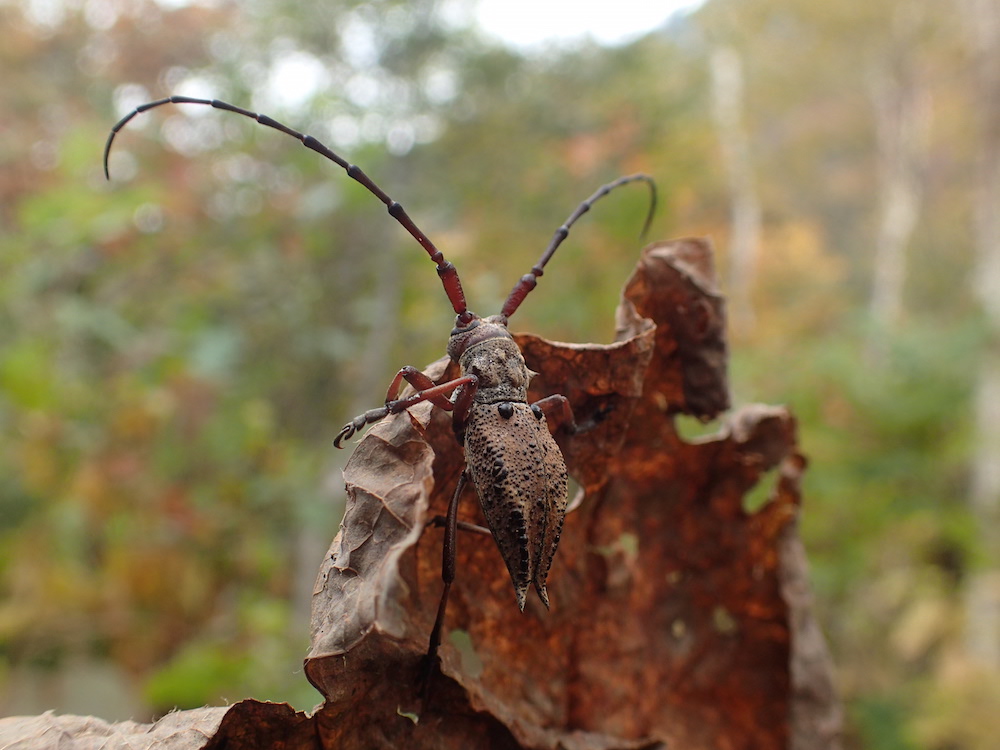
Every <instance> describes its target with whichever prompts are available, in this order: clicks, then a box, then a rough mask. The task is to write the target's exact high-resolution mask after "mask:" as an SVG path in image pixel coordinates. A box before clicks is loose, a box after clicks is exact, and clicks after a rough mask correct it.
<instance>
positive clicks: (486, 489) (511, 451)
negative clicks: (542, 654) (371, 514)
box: [104, 96, 656, 668]
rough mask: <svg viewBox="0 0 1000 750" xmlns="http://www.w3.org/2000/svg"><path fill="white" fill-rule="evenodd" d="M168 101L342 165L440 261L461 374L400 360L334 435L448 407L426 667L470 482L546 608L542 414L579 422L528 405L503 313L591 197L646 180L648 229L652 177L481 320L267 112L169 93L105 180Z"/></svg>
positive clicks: (555, 449) (549, 471) (436, 640)
mask: <svg viewBox="0 0 1000 750" xmlns="http://www.w3.org/2000/svg"><path fill="white" fill-rule="evenodd" d="M164 104H201V105H205V106H210V107H214V108H216V109H222V110H225V111H227V112H235V113H236V114H239V115H243V116H244V117H249V118H250V119H252V120H256V121H257V122H259V123H260V124H261V125H266V126H268V127H270V128H274V129H275V130H280V131H281V132H282V133H285V134H287V135H290V136H292V137H293V138H297V139H298V140H299V141H301V142H302V145H304V146H305V147H306V148H309V149H312V150H313V151H315V152H316V153H318V154H320V155H321V156H323V157H325V158H327V159H329V160H330V161H332V162H334V163H335V164H337V165H339V166H340V167H342V168H343V169H344V170H345V171H346V172H347V175H348V176H349V177H351V178H352V179H354V180H357V181H358V182H360V183H361V184H362V185H364V187H365V188H367V189H368V191H369V192H371V193H372V194H373V195H374V196H375V197H376V198H378V199H379V200H380V201H382V203H384V204H385V206H386V208H387V209H388V212H389V215H390V216H392V218H394V219H395V220H396V221H397V222H399V223H400V224H401V225H402V226H403V228H404V229H406V231H407V232H409V233H410V235H411V236H412V237H413V238H414V239H415V240H416V241H417V242H418V243H420V246H421V247H422V248H423V249H424V250H425V251H427V254H428V255H429V256H430V258H431V260H432V261H433V262H434V263H435V264H436V265H437V272H438V276H440V277H441V283H442V284H443V285H444V291H445V294H446V295H448V300H449V301H450V302H451V306H452V307H453V308H454V310H455V314H456V316H457V317H456V318H455V327H454V329H453V330H452V332H451V337H450V338H449V340H448V355H449V356H450V357H451V359H452V360H453V361H454V362H456V363H457V364H458V365H459V367H460V369H461V372H462V374H461V375H460V376H459V377H457V378H455V379H454V380H449V381H448V382H445V383H440V384H436V383H434V382H433V381H432V380H431V379H430V378H429V377H428V376H427V375H425V374H424V373H422V372H421V371H419V370H418V369H416V368H415V367H409V366H407V367H403V368H402V369H401V370H400V371H399V372H397V373H396V376H395V377H394V378H393V379H392V382H391V383H390V385H389V389H388V391H387V392H386V396H385V404H384V405H383V406H380V407H379V408H377V409H371V410H369V411H366V412H365V413H364V414H359V415H358V416H357V417H355V418H354V419H352V420H351V421H350V422H348V423H347V424H346V425H344V427H343V428H342V429H341V430H340V433H339V434H338V435H337V437H336V438H335V439H334V441H333V442H334V445H336V446H337V447H338V448H340V447H341V443H342V442H343V441H344V440H347V439H349V438H350V437H351V436H352V435H354V433H355V432H357V431H358V430H360V429H362V428H363V427H365V426H366V425H369V424H373V423H375V422H378V421H379V420H381V419H383V418H384V417H386V416H388V415H389V414H398V413H399V412H401V411H404V410H405V409H408V408H409V407H411V406H415V405H416V404H419V403H421V402H423V401H430V402H431V404H433V405H434V406H437V407H438V408H441V409H444V410H446V411H450V412H452V415H453V416H452V425H453V428H454V431H455V436H456V438H457V439H458V442H459V444H460V445H462V446H463V448H464V450H465V459H466V467H465V469H464V470H463V472H462V474H461V475H460V477H459V481H458V486H457V487H456V489H455V494H454V496H453V497H452V499H451V502H450V504H449V506H448V515H447V516H446V517H445V518H443V519H441V518H437V519H434V520H433V521H431V522H430V523H429V524H428V525H431V524H437V525H443V526H444V527H445V532H444V545H443V555H442V557H443V560H442V565H441V568H442V570H441V577H442V579H443V582H444V587H443V591H442V593H441V601H440V603H439V604H438V611H437V617H436V618H435V621H434V627H433V629H432V631H431V637H430V644H429V646H428V650H427V656H426V660H427V662H426V664H427V667H428V668H429V665H430V663H431V661H432V660H433V658H434V656H435V655H436V653H437V649H438V646H439V645H440V642H441V628H442V624H443V622H444V613H445V608H446V606H447V603H448V592H449V590H450V588H451V584H452V581H454V579H455V537H456V534H457V527H458V526H459V523H458V501H459V498H460V496H461V494H462V490H463V489H464V488H465V484H466V481H467V480H469V479H471V480H472V483H473V485H475V487H476V491H477V493H478V495H479V502H480V504H481V506H482V509H483V514H484V515H485V517H486V521H487V523H488V525H489V530H486V529H482V528H481V527H476V526H471V525H469V524H461V525H462V527H463V528H470V529H472V530H477V531H481V532H483V533H488V534H490V533H491V534H492V536H493V538H494V539H495V540H496V543H497V546H498V547H499V549H500V554H501V556H502V557H503V559H504V562H505V563H506V565H507V571H508V572H509V574H510V578H511V582H512V583H513V584H514V593H515V596H516V598H517V606H518V607H519V608H520V609H521V610H522V611H523V610H524V603H525V597H526V595H527V591H528V587H529V586H531V585H533V586H534V587H535V591H536V592H537V593H538V596H539V598H540V599H541V601H542V603H543V604H544V605H545V606H546V608H547V607H548V606H549V596H548V592H547V591H546V588H545V584H546V580H547V579H548V574H549V568H550V567H551V565H552V558H553V556H554V555H555V552H556V547H557V545H558V544H559V536H560V533H561V532H562V525H563V519H564V517H565V515H566V484H567V474H566V462H565V460H564V459H563V456H562V453H561V452H560V450H559V446H558V445H556V442H555V440H554V439H553V438H552V435H551V433H550V432H549V428H548V426H547V424H546V414H547V413H548V414H553V415H554V417H555V419H556V420H558V422H559V425H558V426H559V427H563V428H564V429H566V430H568V431H570V432H573V431H577V430H578V429H579V428H578V427H577V425H576V422H575V420H574V418H573V412H572V409H571V408H570V405H569V402H568V400H567V399H566V397H565V396H562V395H558V394H556V395H552V396H547V397H546V398H543V399H541V400H540V401H538V402H536V403H534V404H529V403H528V380H529V379H530V378H531V376H532V372H531V371H530V370H529V369H528V367H527V365H526V364H525V362H524V357H523V356H522V355H521V352H520V350H519V349H518V347H517V344H515V343H514V340H513V338H512V337H511V335H510V332H509V331H508V330H507V320H508V319H509V318H510V316H511V315H513V314H514V312H515V311H516V310H517V308H518V307H519V306H520V305H521V303H522V302H523V301H524V298H525V297H527V296H528V293H529V292H530V291H531V290H532V289H534V288H535V285H536V284H537V283H538V277H539V276H541V275H542V272H543V269H544V268H545V265H546V264H547V263H548V262H549V260H550V259H551V258H552V255H553V254H554V253H555V251H556V250H557V249H558V247H559V246H560V245H561V244H562V242H563V240H565V239H566V236H567V235H568V234H569V230H570V227H572V226H573V224H575V223H576V221H577V220H578V219H579V218H580V217H581V216H583V214H585V213H587V211H589V210H590V208H591V206H593V205H594V203H596V202H597V201H598V200H600V199H601V198H603V197H604V196H605V195H607V194H608V193H610V192H611V191H612V190H614V189H615V188H618V187H621V186H622V185H627V184H629V183H632V182H644V183H646V184H647V185H648V186H649V190H650V207H649V211H648V213H647V215H646V221H645V224H644V226H643V230H642V233H641V235H640V236H642V235H645V233H646V230H647V229H648V228H649V225H650V222H651V221H652V219H653V214H654V212H655V210H656V183H655V182H654V181H653V179H652V178H651V177H649V176H648V175H645V174H633V175H628V176H625V177H620V178H618V179H617V180H614V181H613V182H609V183H608V184H606V185H603V186H602V187H600V188H599V189H598V190H597V192H595V193H594V194H593V195H591V196H590V197H589V198H587V200H585V201H583V202H582V203H581V204H580V205H579V206H577V208H576V210H575V211H573V213H572V214H570V216H569V218H568V219H566V221H565V223H563V224H562V226H560V227H559V228H558V229H557V230H556V232H555V234H554V235H553V237H552V240H551V241H550V242H549V245H548V247H547V248H546V249H545V252H544V253H542V256H541V257H540V258H539V259H538V262H537V263H536V264H535V265H534V266H533V267H532V269H531V271H530V272H529V273H527V274H525V275H524V276H522V277H521V278H520V280H519V281H518V282H517V283H516V284H515V285H514V288H513V289H512V290H511V292H510V294H509V295H508V296H507V300H506V301H505V302H504V304H503V307H502V308H501V310H500V313H499V314H498V315H491V316H489V317H486V318H481V317H479V316H478V315H476V314H475V313H474V312H472V311H471V310H469V308H468V306H467V305H466V301H465V293H464V292H463V291H462V284H461V281H460V280H459V277H458V271H457V270H456V269H455V266H454V265H452V263H451V262H449V261H446V260H445V258H444V255H443V254H442V253H441V251H440V250H438V249H437V247H435V246H434V243H433V242H431V241H430V239H428V237H427V235H425V234H424V233H423V232H422V231H421V230H420V229H419V228H418V227H417V225H416V224H414V222H413V220H412V219H411V218H410V217H409V215H408V214H407V213H406V211H405V210H404V209H403V207H402V206H401V205H400V204H399V203H397V202H396V201H394V200H393V199H392V198H390V197H389V196H388V195H387V194H386V193H385V192H384V191H383V190H382V188H380V187H379V186H378V185H376V184H375V183H374V182H373V181H372V180H371V178H369V177H368V175H366V174H365V173H364V171H362V170H361V168H360V167H358V166H356V165H354V164H350V163H349V162H347V161H346V160H345V159H343V158H342V157H340V156H339V155H337V154H335V153H334V152H333V151H331V150H330V149H329V148H328V147H327V146H325V145H323V144H322V143H320V142H319V141H318V140H316V139H315V138H313V137H312V136H310V135H305V134H303V133H300V132H298V131H296V130H293V129H292V128H290V127H288V126H286V125H283V124H281V123H280V122H277V121H276V120H273V119H272V118H270V117H268V116H267V115H262V114H258V113H256V112H251V111H250V110H247V109H243V108H242V107H237V106H235V105H233V104H227V103H226V102H222V101H219V100H217V99H211V100H210V99H198V98H193V97H189V96H171V97H168V98H166V99H159V100H157V101H154V102H149V103H148V104H143V105H142V106H139V107H136V108H135V109H134V110H132V111H131V112H130V113H129V114H127V115H125V117H123V118H122V119H121V120H119V122H118V123H117V124H116V125H115V126H114V127H113V128H112V129H111V133H110V134H109V135H108V141H107V143H106V144H105V147H104V174H105V177H108V179H110V175H109V173H108V156H109V154H110V153H111V145H112V143H113V142H114V139H115V136H116V135H117V134H118V132H119V131H120V130H121V129H122V128H123V127H125V125H126V124H128V122H129V121H130V120H131V119H132V118H133V117H135V116H136V115H138V114H140V113H142V112H145V111H147V110H150V109H154V108H156V107H160V106H163V105H164ZM404 380H405V381H406V382H407V383H409V384H410V385H411V386H413V388H414V389H416V393H414V394H413V395H411V396H406V397H404V398H399V397H398V396H399V390H400V387H401V386H402V382H403V381H404Z"/></svg>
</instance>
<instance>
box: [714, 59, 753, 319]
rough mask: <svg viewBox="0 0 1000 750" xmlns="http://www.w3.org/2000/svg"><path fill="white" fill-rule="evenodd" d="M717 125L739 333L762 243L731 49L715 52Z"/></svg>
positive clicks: (739, 71)
mask: <svg viewBox="0 0 1000 750" xmlns="http://www.w3.org/2000/svg"><path fill="white" fill-rule="evenodd" d="M711 67H712V92H713V104H714V107H713V114H714V117H715V126H716V129H717V130H718V134H719V143H720V145H721V147H722V156H723V160H724V162H725V167H726V173H727V176H728V180H729V196H730V201H731V207H730V221H731V222H732V230H731V235H730V241H729V298H730V311H731V312H730V316H731V317H730V322H731V325H732V327H733V330H734V332H735V333H737V334H746V333H749V332H750V330H751V329H752V328H753V326H754V322H755V316H754V311H753V303H752V301H751V294H752V292H753V285H754V277H755V275H756V266H757V252H758V247H759V245H760V226H761V209H760V201H759V200H758V198H757V188H756V186H755V184H754V175H753V163H752V161H751V159H750V146H749V142H748V138H747V131H746V126H745V124H744V122H743V109H744V103H743V60H742V58H741V57H740V55H739V53H738V52H737V51H736V50H734V49H733V48H732V47H718V48H716V49H715V50H714V51H713V52H712V57H711Z"/></svg>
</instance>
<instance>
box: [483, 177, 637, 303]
mask: <svg viewBox="0 0 1000 750" xmlns="http://www.w3.org/2000/svg"><path fill="white" fill-rule="evenodd" d="M630 182H645V183H646V184H647V185H649V199H650V200H649V212H648V213H647V214H646V221H645V223H644V224H643V226H642V232H640V233H639V237H640V238H642V237H645V236H646V232H647V231H648V230H649V225H650V223H651V222H652V221H653V215H654V214H655V213H656V182H655V181H654V180H653V178H652V177H650V176H649V175H647V174H631V175H627V176H625V177H619V178H618V179H617V180H615V181H614V182H609V183H608V184H607V185H602V186H601V187H600V188H598V190H597V192H595V193H594V194H593V195H592V196H590V197H589V198H587V200H585V201H584V202H583V203H581V204H580V205H579V206H577V207H576V210H575V211H574V212H573V213H571V214H570V216H569V218H568V219H566V221H565V223H563V225H562V226H561V227H559V228H558V229H557V230H556V232H555V234H554V235H552V240H551V241H550V242H549V246H548V247H547V248H545V252H544V253H542V257H541V258H539V259H538V262H537V263H536V264H535V265H534V266H533V267H532V269H531V273H526V274H525V275H524V276H522V277H521V279H520V280H519V281H518V282H517V283H516V284H515V285H514V288H513V289H511V290H510V294H509V295H507V300H506V301H505V302H504V303H503V308H502V309H501V311H500V316H501V317H502V318H503V319H504V320H507V319H508V318H509V317H510V316H511V315H513V314H514V313H515V311H516V310H517V308H518V307H520V306H521V303H522V302H524V298H525V297H527V296H528V292H530V291H531V290H532V289H534V288H535V285H536V284H537V283H538V277H539V276H541V275H542V273H543V272H544V269H545V264H546V263H548V262H549V261H550V260H551V259H552V256H553V255H554V254H555V252H556V250H558V249H559V246H560V245H561V244H562V243H563V240H565V239H566V237H567V235H569V230H570V227H572V226H573V225H574V224H575V223H576V221H577V219H579V218H580V217H581V216H583V215H584V214H585V213H587V212H588V211H589V210H590V208H591V206H593V205H594V204H595V203H597V201H599V200H600V199H601V198H603V197H604V196H605V195H607V194H608V193H610V192H611V191H612V190H614V189H615V188H618V187H621V186H622V185H627V184H629V183H630Z"/></svg>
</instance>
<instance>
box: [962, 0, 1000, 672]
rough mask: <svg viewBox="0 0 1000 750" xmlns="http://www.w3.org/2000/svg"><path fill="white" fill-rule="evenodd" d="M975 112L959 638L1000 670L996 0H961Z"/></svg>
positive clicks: (999, 20)
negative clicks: (981, 323) (969, 423)
mask: <svg viewBox="0 0 1000 750" xmlns="http://www.w3.org/2000/svg"><path fill="white" fill-rule="evenodd" d="M962 11H963V14H964V20H965V23H966V28H967V33H968V43H969V45H970V53H971V55H970V56H971V60H972V75H973V79H974V80H973V82H974V86H975V89H974V90H975V102H976V109H975V115H976V117H977V118H978V126H979V132H978V137H979V143H978V149H977V153H978V163H977V165H976V173H975V180H976V182H975V192H974V202H975V205H974V210H975V232H974V234H975V243H976V248H977V255H978V262H977V269H976V271H975V273H974V276H973V278H974V286H975V292H976V294H977V295H978V297H979V300H980V304H981V305H982V308H983V312H984V314H985V319H986V324H987V326H988V328H989V336H988V342H989V343H988V345H987V347H986V351H985V354H984V357H983V360H982V363H981V365H980V370H979V376H978V384H977V389H976V391H977V392H976V398H975V401H974V403H975V406H976V414H975V434H974V436H973V445H974V446H975V448H974V450H975V454H974V457H973V466H972V487H971V496H970V503H971V506H972V512H973V514H974V516H975V518H976V520H977V522H978V523H977V526H978V528H979V531H980V534H981V535H982V536H981V540H982V549H983V555H984V562H985V564H984V565H983V566H982V567H981V568H980V569H979V571H978V572H977V573H976V574H975V575H974V577H973V578H972V579H971V581H970V583H969V586H968V589H967V591H966V599H965V601H966V631H965V644H966V650H967V653H968V655H969V657H970V658H971V659H972V660H974V662H975V663H977V664H980V665H983V666H985V667H988V668H992V669H1000V461H998V456H1000V211H998V208H997V197H998V196H1000V0H965V2H963V3H962Z"/></svg>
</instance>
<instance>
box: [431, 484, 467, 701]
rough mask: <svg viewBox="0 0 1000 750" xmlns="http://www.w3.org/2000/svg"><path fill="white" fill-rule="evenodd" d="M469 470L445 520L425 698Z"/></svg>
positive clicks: (452, 577) (451, 573)
mask: <svg viewBox="0 0 1000 750" xmlns="http://www.w3.org/2000/svg"><path fill="white" fill-rule="evenodd" d="M467 475H468V470H467V469H466V470H463V471H462V475H461V476H460V477H459V478H458V486H456V487H455V494H454V495H453V496H452V498H451V504H449V505H448V515H447V516H446V517H445V519H444V543H443V544H442V547H441V580H442V581H443V582H444V588H443V589H442V590H441V601H440V602H439V603H438V611H437V616H436V617H435V618H434V627H433V629H432V630H431V638H430V643H428V645H427V653H426V654H425V655H424V664H423V669H422V670H421V680H422V682H423V685H422V690H421V692H422V693H423V694H424V698H426V697H427V691H428V688H429V687H430V677H431V670H432V669H433V668H434V661H435V658H436V657H437V652H438V647H439V646H440V645H441V629H442V627H443V626H444V613H445V609H447V607H448V593H449V592H450V591H451V584H452V582H453V581H454V580H455V538H456V536H457V534H458V531H457V530H458V501H459V499H460V498H461V495H462V490H463V489H465V482H466V479H467Z"/></svg>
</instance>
